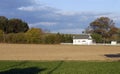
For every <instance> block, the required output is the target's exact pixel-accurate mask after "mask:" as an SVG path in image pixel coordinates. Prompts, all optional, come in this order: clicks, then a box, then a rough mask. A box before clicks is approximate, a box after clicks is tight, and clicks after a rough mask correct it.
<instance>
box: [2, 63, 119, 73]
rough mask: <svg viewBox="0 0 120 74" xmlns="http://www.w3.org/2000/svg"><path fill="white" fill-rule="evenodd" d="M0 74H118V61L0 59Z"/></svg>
mask: <svg viewBox="0 0 120 74" xmlns="http://www.w3.org/2000/svg"><path fill="white" fill-rule="evenodd" d="M0 74H120V62H93V61H85V62H84V61H0Z"/></svg>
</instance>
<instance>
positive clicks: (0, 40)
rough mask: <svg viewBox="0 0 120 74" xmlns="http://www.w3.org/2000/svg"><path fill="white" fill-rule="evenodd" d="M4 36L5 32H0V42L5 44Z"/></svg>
mask: <svg viewBox="0 0 120 74" xmlns="http://www.w3.org/2000/svg"><path fill="white" fill-rule="evenodd" d="M3 37H4V36H3V31H2V30H0V42H3V40H4V38H3Z"/></svg>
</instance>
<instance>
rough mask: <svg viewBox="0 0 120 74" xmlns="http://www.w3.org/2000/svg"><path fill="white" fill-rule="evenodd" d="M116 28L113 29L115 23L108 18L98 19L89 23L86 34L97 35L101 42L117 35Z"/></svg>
mask: <svg viewBox="0 0 120 74" xmlns="http://www.w3.org/2000/svg"><path fill="white" fill-rule="evenodd" d="M117 31H118V28H117V27H115V23H114V22H113V20H111V19H110V18H108V17H100V18H97V19H96V20H94V21H93V22H91V23H90V25H89V27H88V28H87V29H86V32H87V33H90V34H99V35H101V36H102V38H103V40H106V39H108V38H110V37H111V36H113V35H115V34H117Z"/></svg>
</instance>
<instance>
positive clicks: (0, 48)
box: [0, 44, 120, 60]
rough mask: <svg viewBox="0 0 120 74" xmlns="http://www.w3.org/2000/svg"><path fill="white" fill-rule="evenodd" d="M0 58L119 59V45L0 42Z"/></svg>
mask: <svg viewBox="0 0 120 74" xmlns="http://www.w3.org/2000/svg"><path fill="white" fill-rule="evenodd" d="M0 60H120V46H103V45H101V46H100V45H93V46H85V45H84V46H74V45H39V44H0Z"/></svg>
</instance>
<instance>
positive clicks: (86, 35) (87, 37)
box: [73, 34, 92, 39]
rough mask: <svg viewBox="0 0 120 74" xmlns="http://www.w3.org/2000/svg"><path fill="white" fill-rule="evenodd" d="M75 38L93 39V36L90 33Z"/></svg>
mask: <svg viewBox="0 0 120 74" xmlns="http://www.w3.org/2000/svg"><path fill="white" fill-rule="evenodd" d="M73 39H92V37H91V36H90V35H88V34H81V35H75V36H73Z"/></svg>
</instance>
